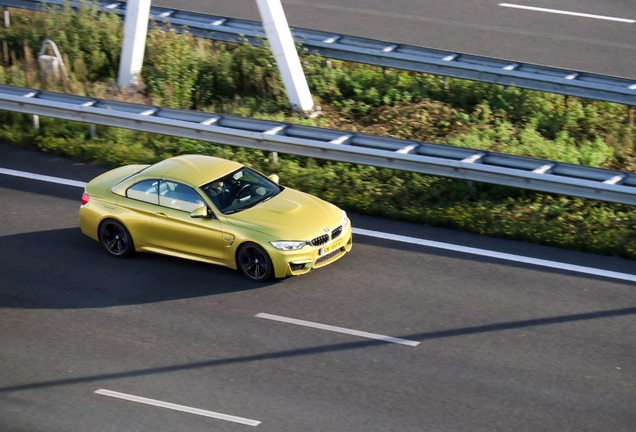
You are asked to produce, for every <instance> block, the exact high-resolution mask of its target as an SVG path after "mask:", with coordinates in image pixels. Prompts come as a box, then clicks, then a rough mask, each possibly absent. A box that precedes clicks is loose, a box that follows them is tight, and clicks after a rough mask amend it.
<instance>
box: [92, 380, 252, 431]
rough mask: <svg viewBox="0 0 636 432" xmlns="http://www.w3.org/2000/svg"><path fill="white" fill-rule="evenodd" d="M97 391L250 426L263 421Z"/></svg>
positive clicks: (115, 396)
mask: <svg viewBox="0 0 636 432" xmlns="http://www.w3.org/2000/svg"><path fill="white" fill-rule="evenodd" d="M95 393H97V394H100V395H104V396H110V397H114V398H118V399H125V400H128V401H132V402H139V403H142V404H146V405H153V406H158V407H161V408H168V409H171V410H175V411H182V412H186V413H190V414H197V415H200V416H204V417H212V418H215V419H219V420H227V421H231V422H234V423H241V424H244V425H248V426H258V425H259V424H261V422H259V421H256V420H250V419H246V418H242V417H235V416H231V415H227V414H221V413H216V412H213V411H206V410H202V409H198V408H190V407H187V406H183V405H177V404H173V403H169V402H162V401H158V400H154V399H147V398H144V397H139V396H133V395H129V394H126V393H119V392H115V391H111V390H104V389H99V390H96V391H95Z"/></svg>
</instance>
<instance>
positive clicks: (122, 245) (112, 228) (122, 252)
mask: <svg viewBox="0 0 636 432" xmlns="http://www.w3.org/2000/svg"><path fill="white" fill-rule="evenodd" d="M99 240H100V242H101V243H102V246H104V248H105V249H106V250H107V251H108V253H110V254H111V255H113V256H116V257H118V258H125V257H127V256H128V255H130V253H131V252H132V251H133V249H134V246H133V241H132V238H131V237H130V233H129V232H128V230H127V229H126V227H125V226H124V224H122V223H121V222H119V221H116V220H114V219H108V220H106V221H104V222H103V223H102V225H101V227H100V228H99Z"/></svg>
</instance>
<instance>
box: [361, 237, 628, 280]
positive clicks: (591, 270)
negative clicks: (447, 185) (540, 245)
mask: <svg viewBox="0 0 636 432" xmlns="http://www.w3.org/2000/svg"><path fill="white" fill-rule="evenodd" d="M353 233H354V234H358V235H364V236H369V237H376V238H380V239H384V240H393V241H398V242H402V243H411V244H416V245H421V246H427V247H432V248H437V249H446V250H451V251H456V252H463V253H468V254H473V255H480V256H486V257H491V258H498V259H502V260H506V261H515V262H520V263H525V264H534V265H538V266H542V267H550V268H556V269H561V270H569V271H572V272H577V273H586V274H590V275H595V276H603V277H608V278H612V279H621V280H626V281H631V282H636V275H632V274H628V273H618V272H613V271H607V270H601V269H597V268H593V267H584V266H579V265H574V264H566V263H561V262H558V261H548V260H544V259H538V258H530V257H525V256H523V255H513V254H509V253H503V252H495V251H491V250H487V249H477V248H473V247H467V246H458V245H454V244H451V243H442V242H437V241H432V240H423V239H419V238H415V237H406V236H401V235H396V234H387V233H383V232H380V231H371V230H366V229H362V228H353Z"/></svg>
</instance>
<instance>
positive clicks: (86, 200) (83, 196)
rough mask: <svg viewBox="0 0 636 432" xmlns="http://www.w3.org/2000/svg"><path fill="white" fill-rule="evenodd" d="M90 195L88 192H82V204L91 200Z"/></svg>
mask: <svg viewBox="0 0 636 432" xmlns="http://www.w3.org/2000/svg"><path fill="white" fill-rule="evenodd" d="M90 199H91V198H90V197H89V196H88V194H87V193H86V192H84V193H83V194H82V205H86V203H87V202H89V201H90Z"/></svg>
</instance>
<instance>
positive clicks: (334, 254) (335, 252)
mask: <svg viewBox="0 0 636 432" xmlns="http://www.w3.org/2000/svg"><path fill="white" fill-rule="evenodd" d="M340 252H342V248H340V249H336V250H335V251H333V252H329V253H328V254H327V255H323V256H321V257H319V258H318V259H317V260H316V262H315V263H314V265H315V266H316V265H318V264H320V263H321V262H324V261H327V260H328V259H331V258H333V257H335V256H336V255H338V254H339V253H340Z"/></svg>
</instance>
